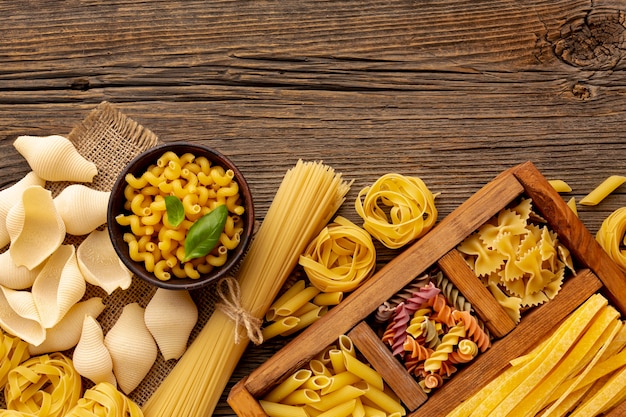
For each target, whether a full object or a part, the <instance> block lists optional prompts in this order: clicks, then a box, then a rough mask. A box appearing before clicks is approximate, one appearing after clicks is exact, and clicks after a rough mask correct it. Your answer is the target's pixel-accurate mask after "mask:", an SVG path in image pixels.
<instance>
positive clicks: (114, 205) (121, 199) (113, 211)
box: [107, 142, 254, 290]
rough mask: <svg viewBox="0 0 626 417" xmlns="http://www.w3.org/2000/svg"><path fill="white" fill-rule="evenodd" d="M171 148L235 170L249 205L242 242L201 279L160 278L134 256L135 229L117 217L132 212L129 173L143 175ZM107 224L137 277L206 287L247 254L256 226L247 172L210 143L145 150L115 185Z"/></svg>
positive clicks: (187, 287)
mask: <svg viewBox="0 0 626 417" xmlns="http://www.w3.org/2000/svg"><path fill="white" fill-rule="evenodd" d="M167 151H173V152H174V153H176V154H177V155H178V156H181V155H183V154H184V153H188V152H189V153H192V154H194V155H195V156H196V157H199V156H205V157H206V158H207V159H208V160H209V161H211V165H212V166H213V165H220V166H222V167H223V168H224V169H225V170H228V169H231V170H232V171H233V172H234V174H235V176H234V180H235V181H237V183H238V185H239V195H240V197H241V205H243V206H244V208H245V212H244V214H243V215H241V216H240V217H241V218H242V219H243V228H244V230H243V233H242V234H241V235H240V242H239V245H238V246H237V247H236V248H235V249H232V250H229V251H228V256H227V260H226V263H225V264H224V265H222V266H220V267H215V268H213V270H211V271H210V272H209V273H208V274H204V275H201V276H200V277H199V278H178V277H176V276H174V275H173V274H172V277H171V278H170V279H169V280H166V281H163V280H160V279H158V278H157V277H156V276H155V275H154V274H153V273H151V272H148V271H147V270H146V268H145V265H144V263H143V262H136V261H134V260H132V259H131V258H130V255H129V249H128V243H126V242H125V241H124V234H125V233H128V232H131V229H130V226H121V225H120V224H118V222H117V221H116V219H115V218H116V216H117V215H119V214H122V213H124V214H130V212H129V211H128V210H126V209H125V208H124V204H125V202H126V197H125V196H124V189H125V187H126V180H125V177H126V174H128V173H132V174H133V175H135V177H137V178H138V177H140V176H141V175H142V174H143V173H144V172H145V171H146V170H147V168H148V167H149V166H150V165H154V164H156V162H157V159H158V158H159V157H160V156H161V155H163V154H164V153H165V152H167ZM107 225H108V230H109V236H110V237H111V241H112V243H113V247H114V248H115V251H116V252H117V254H118V256H119V257H120V259H121V260H122V262H123V263H124V265H126V266H127V267H128V269H130V270H131V271H132V272H133V273H134V274H135V275H136V276H138V277H139V278H141V279H143V280H144V281H146V282H148V283H150V284H152V285H155V286H157V287H161V288H166V289H174V290H192V289H196V288H201V287H203V286H206V285H207V284H209V283H211V282H214V281H216V280H218V279H220V278H222V277H224V276H225V275H227V274H228V272H229V271H230V270H231V269H232V268H233V266H235V265H236V264H237V263H238V262H239V261H240V260H241V258H242V257H243V256H244V255H245V253H246V250H247V248H248V245H249V243H250V240H251V238H252V232H253V229H254V206H253V203H252V196H251V194H250V189H249V187H248V184H247V182H246V180H245V178H244V176H243V174H242V173H241V172H240V171H239V169H238V168H237V167H236V166H235V165H234V164H233V163H232V162H231V161H230V160H229V159H228V158H226V157H225V156H224V155H222V154H221V153H219V152H217V151H215V150H213V149H211V148H208V147H206V146H202V145H198V144H195V143H188V142H173V143H167V144H163V145H158V146H155V147H153V148H151V149H149V150H147V151H145V152H143V153H141V154H140V155H138V156H137V157H135V158H134V159H133V160H132V161H131V162H130V163H129V164H128V165H127V166H126V167H125V168H124V170H122V172H120V174H119V176H118V178H117V180H116V181H115V184H114V185H113V189H112V191H111V197H110V199H109V207H108V214H107Z"/></svg>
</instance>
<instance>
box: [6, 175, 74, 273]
mask: <svg viewBox="0 0 626 417" xmlns="http://www.w3.org/2000/svg"><path fill="white" fill-rule="evenodd" d="M11 213H14V215H13V216H11V218H12V219H16V220H17V221H19V219H21V220H22V226H21V227H19V228H18V227H16V225H15V222H13V226H12V227H11V228H9V217H8V216H7V230H9V233H10V234H11V246H10V247H9V251H10V253H11V258H13V262H15V264H16V265H18V266H25V267H27V268H29V269H33V268H35V267H37V266H38V265H39V264H41V263H42V262H43V261H45V260H46V259H47V258H48V257H49V256H50V255H51V254H52V253H53V252H54V251H55V250H57V248H58V247H59V246H61V244H62V243H63V239H65V223H63V219H62V218H61V216H59V214H58V213H57V211H56V208H55V206H54V201H53V199H52V194H51V193H50V191H48V190H46V189H45V188H43V187H40V186H38V185H33V186H30V187H28V188H26V189H25V190H24V192H23V193H22V199H21V201H20V202H18V203H17V204H16V205H15V206H14V207H13V208H12V209H11V210H10V211H9V214H11ZM19 213H23V215H20V214H19ZM18 229H19V230H18ZM12 233H16V235H15V236H13V235H12Z"/></svg>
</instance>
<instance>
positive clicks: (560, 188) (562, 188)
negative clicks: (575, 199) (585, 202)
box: [548, 180, 572, 193]
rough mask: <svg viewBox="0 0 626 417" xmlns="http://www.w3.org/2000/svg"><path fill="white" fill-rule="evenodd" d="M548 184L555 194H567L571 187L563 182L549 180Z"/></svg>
mask: <svg viewBox="0 0 626 417" xmlns="http://www.w3.org/2000/svg"><path fill="white" fill-rule="evenodd" d="M548 183H549V184H550V185H551V186H552V188H554V189H555V191H556V192H557V193H569V192H570V191H572V187H570V186H569V184H568V183H566V182H565V181H563V180H550V181H548Z"/></svg>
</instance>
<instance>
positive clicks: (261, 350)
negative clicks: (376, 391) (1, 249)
mask: <svg viewBox="0 0 626 417" xmlns="http://www.w3.org/2000/svg"><path fill="white" fill-rule="evenodd" d="M625 13H626V2H625V1H617V0H615V1H604V0H599V1H593V2H590V1H553V0H543V1H542V0H535V1H526V2H519V1H510V0H489V1H475V0H471V1H470V0H460V1H459V0H456V1H451V0H437V1H415V0H413V1H411V0H397V1H381V0H361V1H347V2H346V1H344V2H341V1H333V0H327V1H315V2H313V1H310V2H305V1H300V0H280V1H278V0H216V1H211V2H207V1H187V0H186V1H164V0H162V1H158V0H157V1H130V0H108V1H99V0H65V1H57V0H42V1H3V2H0V188H3V187H5V186H8V185H10V184H12V183H14V182H16V181H17V180H18V179H19V178H21V177H22V176H23V175H25V174H26V173H27V172H28V171H29V167H28V165H27V163H26V162H25V161H24V159H23V158H21V156H20V155H19V154H18V153H17V151H16V150H15V149H14V148H13V146H12V143H13V140H14V139H15V138H16V137H17V136H19V135H50V134H67V133H69V131H70V130H71V129H72V128H73V127H74V126H75V125H76V124H77V123H79V122H80V121H81V120H82V119H83V118H84V117H85V116H86V115H87V113H88V112H89V111H91V110H92V109H93V108H94V107H95V106H97V105H98V104H99V103H100V102H102V101H109V102H111V103H113V104H114V105H115V106H116V107H118V108H119V109H120V110H121V111H122V112H123V113H124V114H126V115H127V116H129V117H131V118H133V119H134V120H136V121H137V122H139V123H141V124H142V125H144V126H145V127H147V128H149V129H150V130H152V131H153V132H154V133H156V134H157V135H158V136H159V138H160V139H161V140H162V141H166V142H169V141H177V140H188V141H197V142H201V143H203V144H206V145H210V146H212V147H215V148H216V149H218V150H220V151H221V152H223V153H224V154H226V155H227V156H229V157H230V158H231V159H233V161H234V162H235V163H236V164H237V165H238V166H239V167H240V169H241V170H242V171H243V173H244V175H245V176H246V177H247V178H248V181H249V182H250V185H251V187H252V193H253V196H254V199H255V205H256V210H257V218H258V219H259V220H262V218H263V216H264V213H265V212H266V210H267V208H268V207H269V204H270V202H271V200H272V198H273V196H274V193H275V191H276V189H277V187H278V185H279V183H280V181H281V179H282V176H283V175H284V173H285V171H286V170H287V169H289V168H290V167H291V166H293V165H294V164H295V162H296V161H297V160H298V159H304V160H323V161H324V162H325V163H327V164H328V165H331V166H332V167H333V168H335V169H336V170H337V171H339V172H342V173H343V174H344V176H345V177H346V178H347V179H350V180H352V179H353V180H354V184H353V186H352V189H351V191H350V193H349V194H348V201H347V203H346V204H345V206H344V207H342V208H341V210H340V213H341V214H342V215H344V216H346V217H348V218H350V219H352V220H354V221H358V217H357V215H356V212H355V211H354V206H353V201H354V199H355V198H356V195H357V193H358V191H359V190H360V189H361V188H362V187H364V186H366V185H368V184H370V183H372V182H373V181H374V180H375V179H376V178H378V177H379V176H381V175H383V174H385V173H388V172H399V173H402V174H405V175H414V176H418V177H420V178H422V179H423V180H424V181H425V182H426V184H427V185H428V186H429V188H430V189H431V190H432V191H433V192H440V193H441V194H440V196H439V197H438V198H437V207H438V209H439V212H440V218H443V217H444V216H445V215H447V214H449V213H450V212H451V211H452V210H453V209H454V208H455V207H457V206H458V205H459V204H461V203H462V202H463V201H464V200H465V199H467V198H468V197H469V196H470V195H472V194H473V193H474V192H476V191H477V190H478V189H479V188H480V187H481V186H483V185H484V184H486V183H487V182H488V181H489V180H491V179H492V178H493V177H494V176H496V175H497V174H498V173H499V172H501V171H502V170H504V169H506V168H509V167H511V166H513V165H516V164H518V163H521V162H524V161H527V160H531V161H532V162H534V163H535V165H536V166H537V167H538V168H539V170H540V171H541V172H542V173H543V174H544V175H545V176H546V177H547V178H548V179H562V180H565V181H567V182H568V183H569V184H570V186H571V187H572V188H573V191H572V192H571V193H569V194H566V195H564V197H565V198H567V199H569V198H570V197H572V196H573V197H576V198H577V199H580V198H581V197H582V196H584V195H585V194H587V193H588V192H589V191H591V190H592V189H593V188H594V187H595V186H596V185H597V184H598V183H599V182H601V181H602V180H603V179H604V178H605V177H607V176H609V175H612V174H620V175H626V140H625V135H626V134H625V133H624V132H626V74H625V71H624V69H625V67H626V60H625V59H624V53H625V51H626V41H625V36H624V31H625V24H626V14H625ZM625 190H626V189H624V188H623V187H621V188H620V189H618V190H617V192H615V193H614V194H612V195H611V196H610V197H609V198H608V199H607V200H605V201H604V202H602V203H601V204H600V205H599V206H596V207H582V206H579V215H580V218H581V219H582V220H583V223H584V224H585V225H587V227H588V228H589V230H590V231H592V232H593V233H595V232H596V231H597V229H598V228H599V226H600V224H601V222H602V221H603V220H604V218H606V216H607V215H608V214H609V213H611V212H612V211H613V210H615V209H616V208H618V207H621V206H624V205H626V195H624V191H625ZM396 254H397V253H394V252H391V251H381V255H380V256H379V263H380V264H383V263H384V262H386V261H388V260H389V259H391V258H392V257H393V256H395V255H396ZM281 343H282V342H273V343H268V344H267V345H264V346H261V347H255V348H250V349H249V351H248V353H247V354H246V357H245V358H244V359H243V360H242V362H241V363H240V366H239V367H238V369H237V371H236V373H235V375H233V378H232V381H231V383H234V382H236V381H238V380H239V379H240V378H242V377H243V376H244V375H247V374H248V373H249V372H250V371H251V370H252V369H253V368H254V367H255V366H257V365H258V364H259V363H260V361H262V360H264V359H265V358H268V357H269V356H270V355H271V354H272V352H273V351H274V350H275V349H277V348H278V347H279V346H280V344H281ZM225 394H226V393H225ZM225 394H224V395H223V396H222V401H221V402H220V405H219V406H218V408H217V410H216V411H215V415H224V416H231V415H234V413H233V411H232V410H231V409H230V407H229V406H228V405H227V404H226V402H225Z"/></svg>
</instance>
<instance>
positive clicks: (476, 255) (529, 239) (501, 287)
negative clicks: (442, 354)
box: [457, 199, 574, 323]
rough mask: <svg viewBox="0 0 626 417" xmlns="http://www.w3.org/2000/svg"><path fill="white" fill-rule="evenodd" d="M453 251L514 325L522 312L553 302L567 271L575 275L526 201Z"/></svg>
mask: <svg viewBox="0 0 626 417" xmlns="http://www.w3.org/2000/svg"><path fill="white" fill-rule="evenodd" d="M457 249H458V251H459V252H460V253H461V254H463V256H464V258H465V260H466V261H467V263H468V265H469V266H470V267H471V268H472V269H473V271H474V273H475V274H476V275H477V276H478V277H479V278H481V279H482V281H483V283H484V284H485V286H486V287H487V288H489V289H490V290H491V292H492V294H493V295H494V297H495V298H496V300H498V302H499V303H500V304H501V305H502V306H503V307H504V309H505V310H506V311H507V313H508V314H509V316H510V317H511V318H512V319H513V320H514V321H515V322H516V323H517V322H519V318H520V317H521V309H523V308H525V307H530V306H536V305H539V304H542V303H544V302H546V301H548V300H551V299H552V298H554V297H555V296H556V294H557V293H558V291H559V290H560V288H561V285H562V283H563V280H564V279H565V272H566V270H567V269H569V270H572V271H573V269H574V266H573V262H572V259H571V256H570V255H569V251H568V250H567V248H566V247H565V246H563V245H562V244H561V243H560V242H559V240H558V237H557V235H556V234H555V233H554V232H552V231H551V230H550V228H549V226H548V225H547V224H545V221H544V220H543V219H541V216H539V215H537V214H536V213H534V212H533V210H532V200H530V199H522V200H521V201H520V202H518V203H517V204H516V205H514V206H512V207H509V208H504V209H502V210H500V212H499V213H498V214H497V215H496V216H494V218H492V219H491V220H489V221H488V222H486V223H485V224H484V225H482V226H481V227H480V228H478V230H477V231H476V232H474V233H473V234H471V235H470V236H469V237H467V238H466V239H465V240H464V241H463V242H461V243H460V244H459V245H458V246H457Z"/></svg>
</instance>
